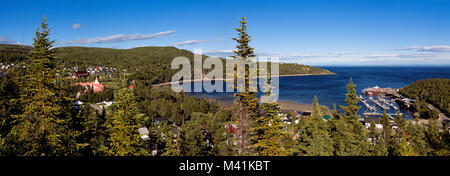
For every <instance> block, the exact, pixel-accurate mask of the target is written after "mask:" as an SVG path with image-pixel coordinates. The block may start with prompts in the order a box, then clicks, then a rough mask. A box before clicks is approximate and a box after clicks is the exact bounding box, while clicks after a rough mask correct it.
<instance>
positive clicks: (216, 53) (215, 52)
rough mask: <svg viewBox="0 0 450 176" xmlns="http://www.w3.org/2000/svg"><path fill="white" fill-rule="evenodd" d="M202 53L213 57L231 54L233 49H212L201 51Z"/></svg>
mask: <svg viewBox="0 0 450 176" xmlns="http://www.w3.org/2000/svg"><path fill="white" fill-rule="evenodd" d="M203 54H206V55H208V56H215V57H228V56H231V55H233V54H234V52H233V50H212V51H203Z"/></svg>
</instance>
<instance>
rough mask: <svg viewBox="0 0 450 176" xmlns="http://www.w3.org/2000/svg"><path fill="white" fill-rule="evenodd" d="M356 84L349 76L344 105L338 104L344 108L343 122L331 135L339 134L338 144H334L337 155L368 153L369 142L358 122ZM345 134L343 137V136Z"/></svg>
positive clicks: (362, 126) (363, 128)
mask: <svg viewBox="0 0 450 176" xmlns="http://www.w3.org/2000/svg"><path fill="white" fill-rule="evenodd" d="M355 87H356V85H355V84H354V83H353V81H352V78H350V80H349V83H348V84H347V94H345V103H346V104H347V105H346V106H340V107H341V109H343V110H344V112H345V115H342V116H343V122H340V123H343V124H341V125H340V128H339V129H338V131H336V132H335V133H334V134H333V136H341V137H340V138H336V139H340V141H335V142H340V143H342V144H341V145H340V146H341V147H338V146H339V145H335V146H336V147H338V148H335V150H336V154H339V155H352V156H355V155H357V156H360V155H368V150H369V142H368V141H367V134H366V129H365V127H364V125H362V124H361V123H360V122H359V118H360V116H359V115H358V111H359V109H360V108H361V106H358V105H357V104H358V101H359V100H358V97H357V95H356V89H355ZM344 136H345V137H344Z"/></svg>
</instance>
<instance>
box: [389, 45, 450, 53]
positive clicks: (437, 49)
mask: <svg viewBox="0 0 450 176" xmlns="http://www.w3.org/2000/svg"><path fill="white" fill-rule="evenodd" d="M397 50H412V51H420V52H450V46H414V47H408V48H400V49H397Z"/></svg>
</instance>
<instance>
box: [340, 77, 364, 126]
mask: <svg viewBox="0 0 450 176" xmlns="http://www.w3.org/2000/svg"><path fill="white" fill-rule="evenodd" d="M355 87H356V85H355V84H353V81H352V78H350V80H349V83H348V84H347V91H348V92H347V94H345V103H346V104H347V106H340V107H341V108H342V109H343V110H344V112H345V115H346V119H347V121H351V122H352V123H353V122H355V121H356V122H357V121H358V120H359V115H358V111H359V109H360V108H361V106H358V105H357V104H358V101H359V100H358V96H357V95H356V89H355Z"/></svg>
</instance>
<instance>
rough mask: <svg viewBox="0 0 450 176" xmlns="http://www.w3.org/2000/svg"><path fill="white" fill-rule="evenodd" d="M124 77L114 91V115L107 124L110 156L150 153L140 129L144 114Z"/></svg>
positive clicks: (108, 153) (142, 124)
mask: <svg viewBox="0 0 450 176" xmlns="http://www.w3.org/2000/svg"><path fill="white" fill-rule="evenodd" d="M128 85H129V84H128V80H127V79H126V78H125V77H122V78H121V79H120V80H119V83H118V85H117V87H116V91H115V92H114V104H113V108H114V111H113V116H112V117H111V120H110V122H109V124H108V126H107V128H108V131H109V138H108V141H109V149H108V152H107V155H109V156H139V155H148V151H147V150H146V147H145V143H144V141H143V140H142V139H141V137H140V135H139V132H138V129H139V128H140V127H143V126H144V122H145V120H144V118H143V114H141V113H139V109H138V105H137V102H136V97H135V96H134V92H133V89H131V88H128Z"/></svg>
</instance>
